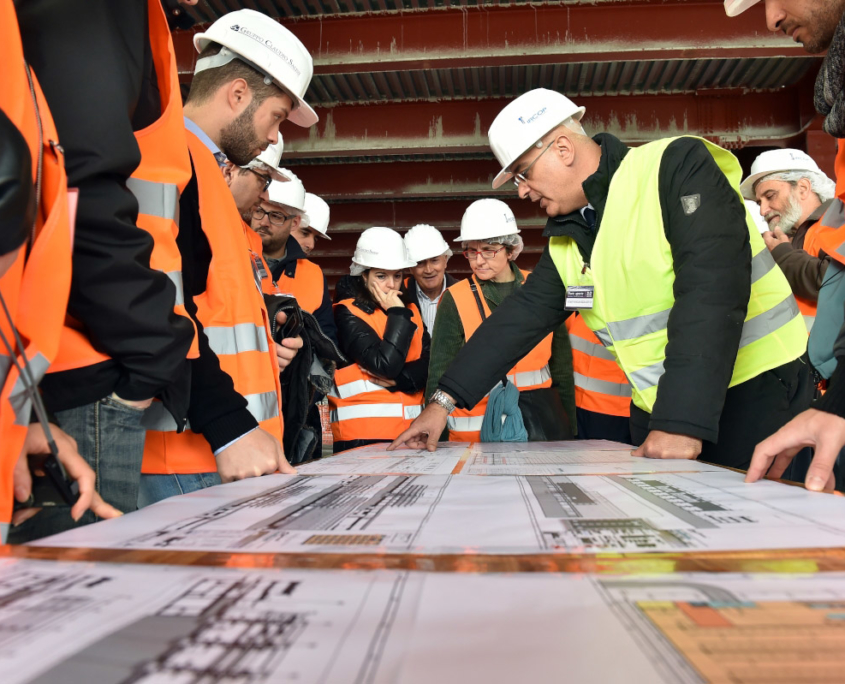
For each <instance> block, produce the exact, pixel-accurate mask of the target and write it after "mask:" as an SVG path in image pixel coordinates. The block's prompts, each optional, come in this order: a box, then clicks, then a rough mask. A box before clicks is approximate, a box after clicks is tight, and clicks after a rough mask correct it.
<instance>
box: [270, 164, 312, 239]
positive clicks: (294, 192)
mask: <svg viewBox="0 0 845 684" xmlns="http://www.w3.org/2000/svg"><path fill="white" fill-rule="evenodd" d="M279 171H280V172H281V173H282V174H283V175H284V176H285V177H286V178H290V180H289V181H288V182H287V183H280V182H279V181H273V182H272V183H270V187H269V188H267V196H268V197H269V198H270V202H272V203H273V204H282V205H284V206H286V207H290V208H291V209H296V210H297V211H299V212H302V213H303V214H304V213H305V186H304V185H303V184H302V181H301V180H299V178H298V177H297V175H296V174H295V173H294V172H293V171H290V170H289V169H279ZM301 225H303V226H305V227H306V228H307V227H308V226H307V225H306V221H303V222H302V224H301Z"/></svg>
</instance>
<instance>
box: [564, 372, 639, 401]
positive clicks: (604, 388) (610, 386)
mask: <svg viewBox="0 0 845 684" xmlns="http://www.w3.org/2000/svg"><path fill="white" fill-rule="evenodd" d="M572 377H573V378H574V380H575V386H576V387H580V388H581V389H585V390H588V391H589V392H600V393H601V394H609V395H610V396H612V397H630V396H631V386H630V385H629V384H628V383H627V382H626V383H625V384H624V385H622V384H620V383H618V382H608V381H607V380H599V379H598V378H589V377H587V376H586V375H581V373H576V372H574V371H573V373H572Z"/></svg>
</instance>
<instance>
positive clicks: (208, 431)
mask: <svg viewBox="0 0 845 684" xmlns="http://www.w3.org/2000/svg"><path fill="white" fill-rule="evenodd" d="M257 427H258V422H257V421H256V420H255V418H254V417H253V415H252V414H251V413H250V412H249V411H247V410H246V409H245V408H244V409H241V410H239V411H236V412H234V413H229V414H226V415H225V416H220V417H219V418H218V419H217V420H215V421H214V422H213V423H210V424H208V425H206V426H205V427H204V428H203V431H202V436H203V437H205V439H206V441H207V442H208V445H209V446H210V447H211V450H212V451H213V452H214V453H215V454H216V453H217V452H218V451H219V450H221V449H223V448H224V447H226V446H228V445H229V444H230V443H232V442H235V441H237V440H238V439H239V438H240V437H243V436H244V435H245V434H247V433H249V432H252V431H253V430H254V429H255V428H257Z"/></svg>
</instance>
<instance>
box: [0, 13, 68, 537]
mask: <svg viewBox="0 0 845 684" xmlns="http://www.w3.org/2000/svg"><path fill="white" fill-rule="evenodd" d="M0 64H2V65H3V66H2V68H0V109H2V110H3V112H4V113H5V114H6V116H8V117H9V119H10V121H11V122H12V123H13V124H14V125H15V126H16V127H17V128H18V130H19V131H20V132H21V134H22V135H23V137H24V139H25V140H26V142H27V145H28V146H29V153H30V156H31V158H32V173H33V184H34V185H35V187H36V188H39V186H38V178H37V174H38V167H39V159H40V160H41V163H40V166H41V179H40V194H39V197H38V213H37V215H36V224H35V226H34V234H33V235H31V238H30V241H29V243H28V244H25V245H24V246H23V247H21V249H20V251H19V253H18V256H17V259H16V260H15V262H14V263H13V264H12V266H11V267H10V268H9V270H8V271H7V272H6V273H5V274H4V275H3V277H2V278H0V293H2V295H3V301H4V302H5V303H6V306H7V307H8V309H9V314H10V315H11V318H12V322H13V324H14V327H15V329H16V330H17V332H18V334H19V336H20V338H21V341H22V343H23V344H24V349H23V350H21V349H19V348H17V349H15V351H16V353H17V362H18V364H19V365H20V366H21V367H23V366H24V360H25V359H26V360H27V361H28V362H29V368H30V371H31V373H32V376H33V377H32V378H31V380H32V382H34V383H35V384H37V383H38V382H39V381H40V380H41V378H42V377H43V375H44V372H45V371H46V369H47V366H48V365H49V364H50V363H51V362H52V361H53V359H54V358H55V357H56V354H57V352H58V348H59V338H60V336H61V331H62V325H63V323H64V318H65V311H66V309H67V300H68V294H69V293H70V277H71V241H72V239H71V228H70V219H69V208H68V192H67V176H66V175H65V167H64V156H63V153H62V150H61V147H60V146H59V137H58V135H57V133H56V127H55V125H54V123H53V118H52V116H51V115H50V110H49V108H48V106H47V102H46V100H45V99H44V95H43V93H42V92H41V88H40V86H39V85H38V81H37V79H36V78H35V75H34V74H31V72H28V69H27V66H26V62H25V61H24V56H23V47H22V45H21V38H20V31H19V29H18V20H17V14H16V13H15V8H14V5H13V4H12V1H11V0H0ZM30 75H31V78H32V81H31V82H30ZM39 119H40V126H39ZM0 330H2V331H3V335H4V336H5V337H6V339H7V340H8V341H9V343H10V344H11V345H13V346H16V343H15V336H14V331H13V330H12V328H11V326H10V324H9V321H7V320H6V316H5V314H4V313H0ZM24 357H25V358H24ZM26 384H27V383H25V382H24V380H23V379H22V378H21V377H20V375H19V373H18V370H17V368H16V367H15V364H14V363H13V360H12V358H11V357H10V356H9V355H8V353H7V349H6V346H5V344H0V388H2V390H0V539H3V540H5V536H6V531H7V530H8V525H9V522H10V520H11V516H12V506H13V501H14V493H13V490H12V483H13V472H14V468H15V464H16V463H17V460H18V458H19V456H20V454H21V450H22V448H23V444H24V440H25V439H26V433H27V427H28V425H29V422H30V415H31V410H32V404H31V401H30V399H29V397H28V396H27V394H26Z"/></svg>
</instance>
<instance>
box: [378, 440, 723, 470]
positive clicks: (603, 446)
mask: <svg viewBox="0 0 845 684" xmlns="http://www.w3.org/2000/svg"><path fill="white" fill-rule="evenodd" d="M633 448H634V447H632V446H630V445H626V444H620V443H618V442H604V441H599V440H590V441H587V440H584V441H583V442H578V441H575V442H522V443H519V444H502V443H493V442H486V443H482V442H477V443H475V444H473V445H472V447H471V448H470V451H469V454H468V455H467V456H466V458H465V459H464V461H463V463H462V467H461V470H460V472H461V473H462V474H463V475H617V474H618V475H626V474H641V473H706V472H719V471H723V470H724V469H723V468H720V467H719V466H714V465H710V464H709V463H702V462H700V461H687V460H679V459H653V458H642V457H639V456H631V450H632V449H633ZM394 453H397V452H394Z"/></svg>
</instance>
